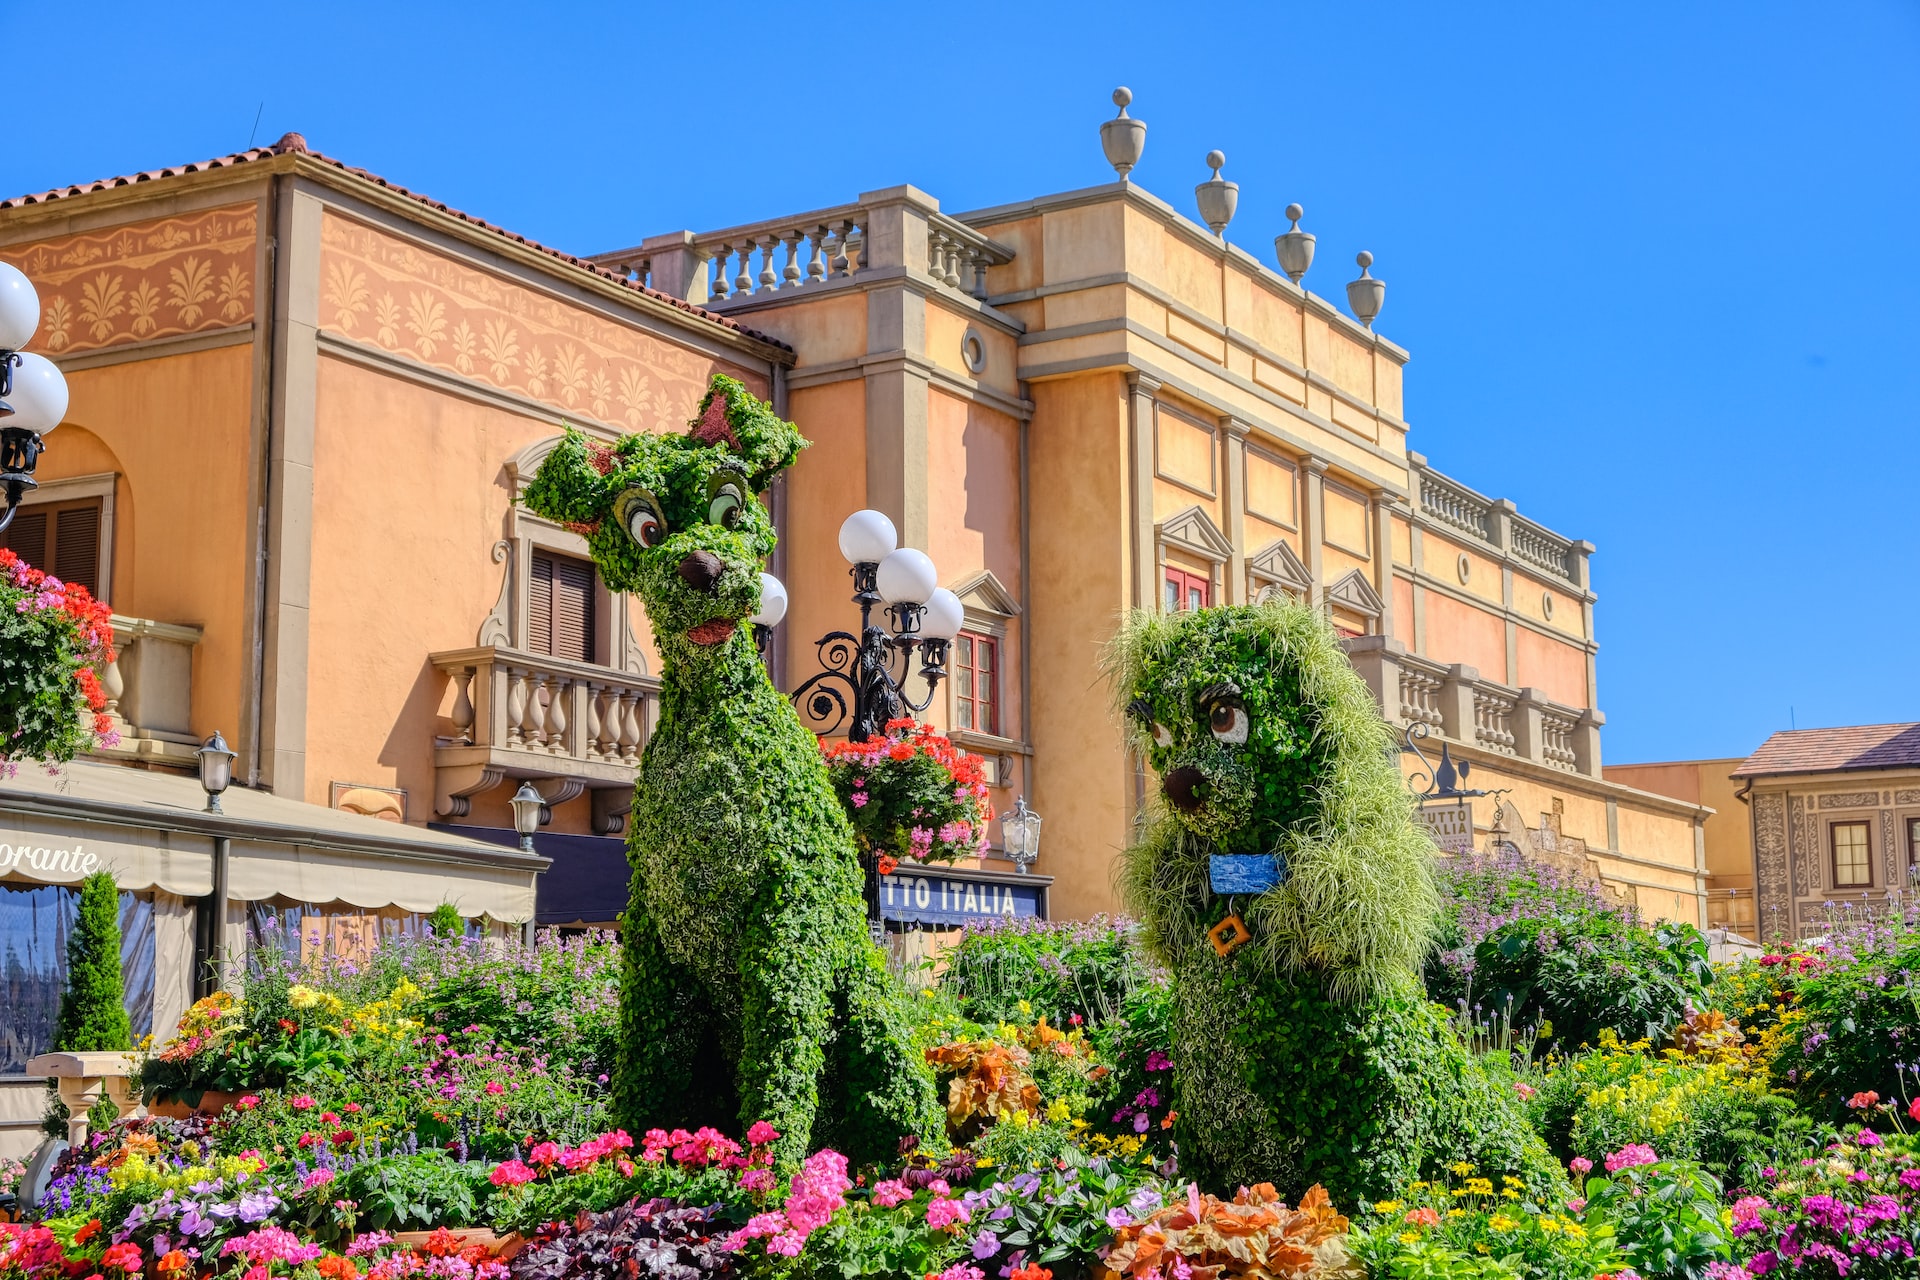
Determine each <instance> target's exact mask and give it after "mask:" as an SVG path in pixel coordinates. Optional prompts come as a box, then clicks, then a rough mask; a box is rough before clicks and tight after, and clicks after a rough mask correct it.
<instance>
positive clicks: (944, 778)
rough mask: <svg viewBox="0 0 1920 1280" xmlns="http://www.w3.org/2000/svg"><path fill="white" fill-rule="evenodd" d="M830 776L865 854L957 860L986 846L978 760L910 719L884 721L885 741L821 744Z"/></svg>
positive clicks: (986, 807)
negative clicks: (885, 722) (885, 724)
mask: <svg viewBox="0 0 1920 1280" xmlns="http://www.w3.org/2000/svg"><path fill="white" fill-rule="evenodd" d="M820 751H821V753H822V754H823V755H824V756H825V757H826V761H827V775H828V777H829V778H830V779H831V780H832V782H833V790H834V794H835V795H837V796H839V797H840V803H841V805H842V806H844V807H845V809H846V811H847V816H848V817H849V818H850V819H852V821H853V834H854V839H855V841H856V842H857V843H858V844H859V846H860V851H861V853H862V854H863V855H864V856H867V857H872V858H876V859H879V860H880V861H881V862H882V868H883V870H882V873H883V874H885V873H886V872H887V871H889V870H891V868H888V867H886V866H885V863H886V860H888V859H893V860H896V861H901V860H912V861H915V862H956V861H958V860H959V859H961V858H970V857H976V856H978V855H979V854H981V853H983V852H985V850H986V847H987V823H988V822H989V821H991V820H992V818H993V807H992V806H991V805H990V804H988V803H987V780H986V775H985V774H984V773H983V772H982V771H981V768H980V758H979V757H978V756H973V755H969V754H967V753H966V752H965V751H962V750H960V749H959V748H958V747H956V746H954V745H953V743H952V742H950V741H948V740H947V739H946V738H945V737H943V736H941V735H940V734H939V733H937V732H935V731H934V729H933V727H932V726H931V725H923V724H918V723H916V722H914V721H912V720H889V721H888V722H887V727H886V733H885V735H884V736H882V737H878V738H869V739H867V741H865V742H827V741H825V740H824V739H823V740H822V741H821V743H820Z"/></svg>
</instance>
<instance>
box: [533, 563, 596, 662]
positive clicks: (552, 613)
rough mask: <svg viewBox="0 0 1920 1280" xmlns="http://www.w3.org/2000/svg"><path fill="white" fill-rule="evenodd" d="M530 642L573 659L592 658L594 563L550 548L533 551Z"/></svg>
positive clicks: (541, 649) (538, 648)
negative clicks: (557, 552) (553, 551)
mask: <svg viewBox="0 0 1920 1280" xmlns="http://www.w3.org/2000/svg"><path fill="white" fill-rule="evenodd" d="M532 579H533V580H532V582H531V583H530V584H529V586H530V590H529V592H528V610H529V613H530V614H531V616H530V617H529V618H528V619H527V645H528V647H529V648H531V649H532V650H533V651H534V652H535V653H550V654H552V655H553V656H554V657H556V658H567V659H569V660H571V661H573V662H592V661H593V564H592V562H591V561H587V560H575V559H574V558H573V557H572V556H560V555H554V554H553V553H552V552H550V551H539V550H536V551H535V552H534V553H533V574H532Z"/></svg>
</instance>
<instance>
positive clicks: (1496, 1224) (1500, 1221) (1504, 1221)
mask: <svg viewBox="0 0 1920 1280" xmlns="http://www.w3.org/2000/svg"><path fill="white" fill-rule="evenodd" d="M1487 1225H1488V1226H1490V1227H1492V1228H1493V1229H1494V1230H1495V1231H1511V1230H1513V1229H1514V1228H1515V1227H1517V1226H1519V1225H1520V1221H1519V1219H1517V1218H1509V1217H1508V1216H1507V1215H1506V1214H1504V1213H1496V1214H1494V1215H1493V1217H1491V1218H1489V1219H1488V1220H1487Z"/></svg>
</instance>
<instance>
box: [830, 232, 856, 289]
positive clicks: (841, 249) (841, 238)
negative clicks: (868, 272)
mask: <svg viewBox="0 0 1920 1280" xmlns="http://www.w3.org/2000/svg"><path fill="white" fill-rule="evenodd" d="M852 233H853V223H852V222H851V221H844V222H842V223H841V224H840V225H839V226H837V227H835V228H834V229H833V274H834V275H836V276H844V275H846V274H848V272H849V269H850V267H851V265H852V259H851V258H849V257H848V256H847V237H848V236H849V235H851V234H852Z"/></svg>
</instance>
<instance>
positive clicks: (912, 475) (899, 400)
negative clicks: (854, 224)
mask: <svg viewBox="0 0 1920 1280" xmlns="http://www.w3.org/2000/svg"><path fill="white" fill-rule="evenodd" d="M860 201H861V203H862V204H863V205H866V206H867V225H866V228H865V234H866V237H867V239H866V244H865V245H864V247H863V248H862V250H861V263H862V269H863V270H864V269H866V268H867V267H872V268H876V269H880V270H885V269H888V268H894V267H905V268H906V270H907V275H906V276H905V277H904V278H901V279H900V280H899V282H898V283H894V284H890V285H887V286H886V287H883V288H877V289H874V290H873V291H872V292H870V293H868V294H867V352H868V354H869V355H870V356H878V355H891V356H904V357H905V359H903V360H901V361H900V362H899V363H897V364H892V365H891V366H890V367H887V368H884V369H883V370H882V371H880V372H876V373H872V374H869V375H868V376H867V380H866V391H867V504H868V505H869V506H871V507H873V508H874V509H876V510H878V511H884V512H885V513H886V514H887V516H888V518H889V519H891V520H892V521H893V523H894V527H895V528H896V529H898V530H899V531H900V543H901V545H902V546H908V547H924V546H926V545H927V540H928V534H929V532H930V530H929V500H930V499H929V492H928V483H929V477H928V474H927V372H926V371H927V370H928V369H929V368H930V367H931V365H930V362H929V361H928V360H927V358H926V353H927V306H926V299H924V298H923V297H921V296H920V295H919V294H918V293H916V292H914V291H913V290H912V289H910V288H909V287H907V280H909V279H919V278H921V277H923V276H924V275H925V274H926V269H927V218H928V215H929V214H930V213H933V212H937V211H938V210H939V207H940V205H939V202H938V201H936V200H934V199H933V198H932V197H931V196H929V195H927V194H926V193H925V192H923V191H920V190H918V189H916V188H914V187H889V188H887V189H886V190H884V191H870V192H867V193H865V194H863V195H862V196H861V197H860Z"/></svg>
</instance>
